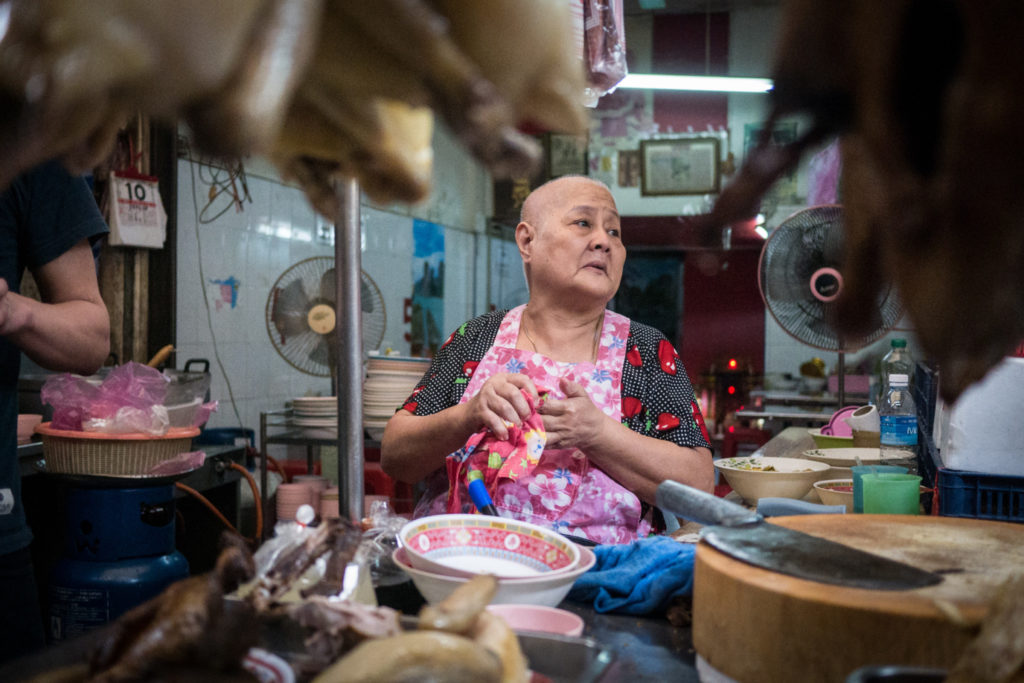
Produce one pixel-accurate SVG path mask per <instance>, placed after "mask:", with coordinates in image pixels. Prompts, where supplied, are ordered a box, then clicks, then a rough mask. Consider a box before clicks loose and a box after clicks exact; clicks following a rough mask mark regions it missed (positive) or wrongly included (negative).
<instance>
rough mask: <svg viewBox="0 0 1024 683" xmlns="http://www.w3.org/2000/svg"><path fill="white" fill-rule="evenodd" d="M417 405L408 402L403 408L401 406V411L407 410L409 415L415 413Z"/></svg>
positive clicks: (414, 402)
mask: <svg viewBox="0 0 1024 683" xmlns="http://www.w3.org/2000/svg"><path fill="white" fill-rule="evenodd" d="M418 405H419V403H417V402H416V401H409V402H408V403H406V404H405V405H404V406H402V409H403V410H408V411H409V412H410V413H415V412H416V407H417V406H418Z"/></svg>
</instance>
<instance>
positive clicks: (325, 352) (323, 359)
mask: <svg viewBox="0 0 1024 683" xmlns="http://www.w3.org/2000/svg"><path fill="white" fill-rule="evenodd" d="M317 336H318V337H319V338H320V341H318V342H317V343H316V345H315V346H314V347H313V348H312V349H311V350H310V351H309V353H308V354H306V357H307V358H309V360H311V361H313V362H314V363H316V364H317V365H322V366H324V367H331V362H330V361H331V356H332V355H333V354H332V353H331V350H330V349H331V345H330V343H329V342H328V341H327V337H324V336H321V335H317Z"/></svg>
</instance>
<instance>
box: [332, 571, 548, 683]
mask: <svg viewBox="0 0 1024 683" xmlns="http://www.w3.org/2000/svg"><path fill="white" fill-rule="evenodd" d="M497 586H498V584H497V580H496V579H495V578H494V577H493V576H483V575H481V576H477V577H475V578H473V579H471V580H470V581H468V582H466V583H465V584H463V585H462V586H460V587H459V588H458V589H456V590H455V592H453V593H452V594H451V595H450V596H449V597H448V598H446V599H445V600H444V601H442V602H441V603H439V604H438V605H434V606H431V605H428V606H427V607H424V608H423V610H422V611H421V613H420V617H419V629H418V630H416V631H409V632H406V633H401V634H399V635H395V636H392V637H390V638H380V639H375V640H366V641H364V642H363V643H361V644H360V645H358V646H357V647H356V648H355V649H354V650H352V651H351V652H350V653H349V654H347V655H346V656H344V657H342V658H341V659H339V660H338V661H337V662H336V663H335V664H333V665H332V666H330V667H329V668H327V669H326V670H324V671H323V672H322V673H321V674H320V675H319V676H317V677H316V679H314V683H383V682H391V683H397V682H398V681H409V682H410V683H412V682H413V681H446V682H449V683H461V682H463V681H465V683H483V682H485V681H493V682H494V683H498V682H501V683H524V682H525V681H528V680H529V671H528V669H527V666H526V659H525V657H524V656H523V653H522V650H520V648H519V640H518V638H517V637H516V635H515V633H514V632H513V631H512V630H511V629H510V628H509V627H508V625H507V624H506V623H505V622H504V620H502V619H501V618H500V617H498V616H495V615H493V614H491V613H490V612H488V611H486V610H485V609H484V608H485V607H486V606H487V604H488V603H489V602H490V600H491V598H492V597H494V593H495V591H496V590H497Z"/></svg>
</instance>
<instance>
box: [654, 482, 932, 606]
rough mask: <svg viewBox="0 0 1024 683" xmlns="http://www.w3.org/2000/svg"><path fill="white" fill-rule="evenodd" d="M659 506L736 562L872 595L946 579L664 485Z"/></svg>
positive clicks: (681, 487)
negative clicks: (696, 528)
mask: <svg viewBox="0 0 1024 683" xmlns="http://www.w3.org/2000/svg"><path fill="white" fill-rule="evenodd" d="M655 502H656V503H657V505H658V507H660V508H662V509H663V510H665V511H667V512H670V513H672V514H675V515H679V516H680V517H685V518H686V519H689V520H692V521H694V522H699V523H701V524H705V525H709V526H706V527H705V528H704V529H703V530H702V532H701V538H702V539H703V540H704V541H707V543H708V544H709V545H711V546H712V547H714V548H716V549H718V550H720V551H721V552H723V553H725V554H726V555H729V556H730V557H734V558H736V559H737V560H740V561H742V562H746V563H748V564H752V565H754V566H756V567H761V568H763V569H768V570H770V571H775V572H779V573H781V574H787V575H789V576H795V577H797V578H800V579H806V580H809V581H818V582H821V583H829V584H834V585H839V586H851V587H854V588H866V589H869V590H892V591H896V590H913V589H915V588H924V587H925V586H933V585H935V584H937V583H939V582H940V581H942V577H941V576H940V575H938V574H934V573H932V572H929V571H925V570H923V569H919V568H917V567H912V566H910V565H908V564H904V563H902V562H897V561H895V560H890V559H889V558H886V557H881V556H879V555H873V554H871V553H867V552H864V551H862V550H858V549H856V548H851V547H849V546H846V545H843V544H841V543H836V542H835V541H829V540H826V539H824V538H819V537H817V536H812V535H810V534H805V533H803V532H802V531H796V530H794V529H787V528H786V527H782V526H778V525H777V524H771V523H770V522H767V521H765V518H764V517H763V516H762V515H760V514H759V513H757V512H755V511H754V510H748V509H747V508H745V507H743V506H742V505H737V504H736V503H731V502H729V501H727V500H723V499H722V498H718V497H716V496H713V495H711V494H709V493H704V492H703V491H699V490H697V489H695V488H692V487H690V486H686V485H684V484H680V483H679V482H676V481H671V480H666V481H663V482H662V483H661V484H659V485H658V489H657V492H656V494H655Z"/></svg>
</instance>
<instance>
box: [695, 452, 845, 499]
mask: <svg viewBox="0 0 1024 683" xmlns="http://www.w3.org/2000/svg"><path fill="white" fill-rule="evenodd" d="M714 465H715V468H717V469H718V471H719V472H721V473H722V476H724V477H725V480H726V481H727V482H728V483H729V486H731V487H732V488H733V490H734V491H736V493H738V494H740V496H742V497H743V500H745V501H747V502H748V503H750V504H751V505H756V504H757V501H758V500H760V499H761V498H803V497H804V496H806V495H807V493H808V492H809V491H810V490H811V486H812V485H813V484H814V482H816V481H818V480H819V479H825V478H827V477H828V471H829V466H828V464H827V463H823V462H817V461H815V460H804V459H802V458H751V457H747V458H722V459H719V460H715V462H714Z"/></svg>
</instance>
